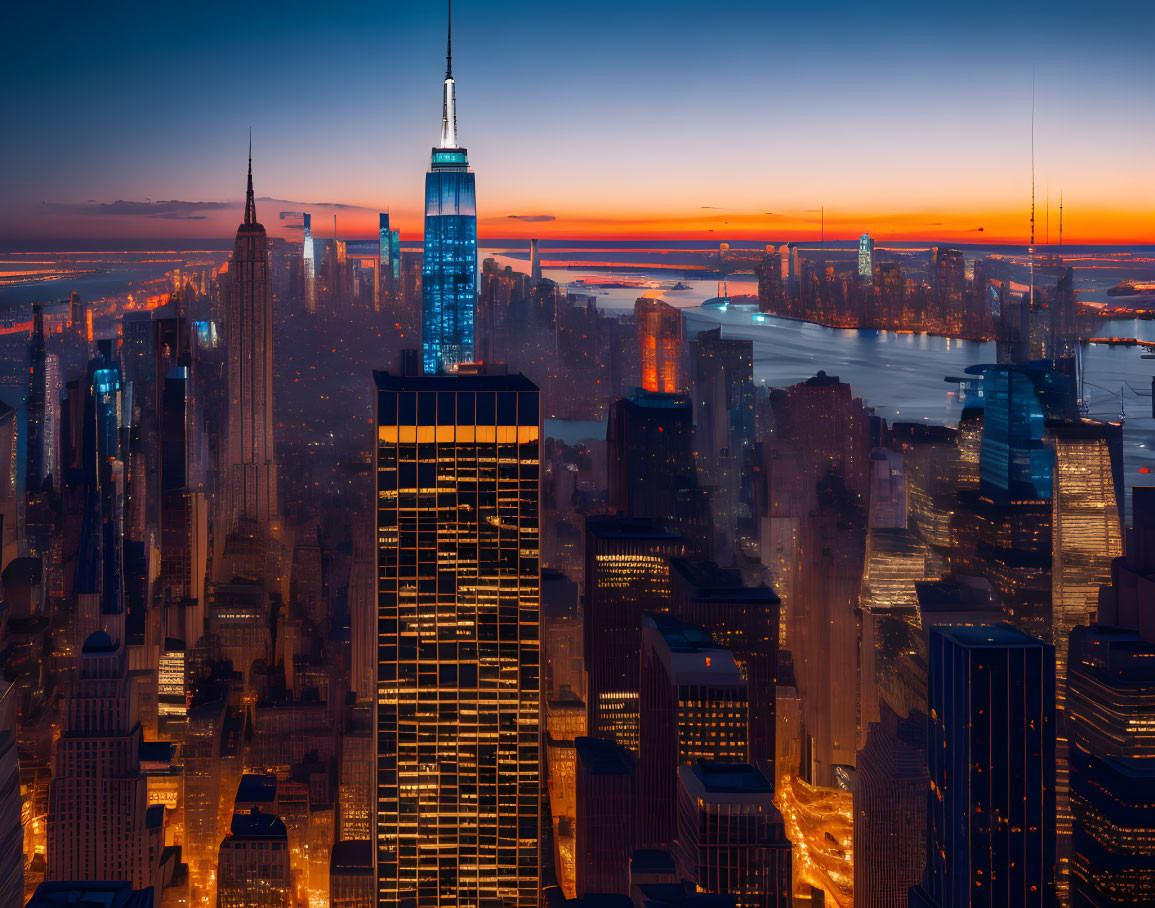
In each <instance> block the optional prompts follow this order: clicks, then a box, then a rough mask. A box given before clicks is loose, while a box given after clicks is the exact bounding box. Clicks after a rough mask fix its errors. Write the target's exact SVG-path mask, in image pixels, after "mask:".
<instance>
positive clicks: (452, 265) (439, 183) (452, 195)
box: [421, 20, 477, 373]
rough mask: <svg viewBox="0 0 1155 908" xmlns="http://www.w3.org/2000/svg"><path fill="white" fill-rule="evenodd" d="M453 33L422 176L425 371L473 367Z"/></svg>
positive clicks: (470, 229)
mask: <svg viewBox="0 0 1155 908" xmlns="http://www.w3.org/2000/svg"><path fill="white" fill-rule="evenodd" d="M452 51H453V30H452V20H450V32H449V42H448V47H447V52H446V55H445V96H444V102H443V107H442V113H441V143H440V144H439V145H438V147H436V148H434V149H433V160H432V162H431V164H430V168H429V173H428V174H427V175H426V177H425V258H424V262H423V264H422V269H421V288H422V290H421V331H422V334H421V350H422V361H423V364H424V368H425V371H426V372H429V373H438V372H450V371H452V370H453V369H455V368H456V367H457V366H458V365H459V364H460V363H468V362H473V359H474V356H473V316H474V310H475V307H476V304H477V202H476V193H475V189H474V183H473V174H472V173H470V171H469V159H468V154H467V152H466V150H465V149H464V148H461V147H460V146H459V145H458V143H457V107H456V97H455V94H454V82H453V53H452Z"/></svg>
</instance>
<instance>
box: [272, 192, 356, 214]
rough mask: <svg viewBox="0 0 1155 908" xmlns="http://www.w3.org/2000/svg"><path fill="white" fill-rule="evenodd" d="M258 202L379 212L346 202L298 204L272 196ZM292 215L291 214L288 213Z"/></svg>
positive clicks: (292, 200) (291, 200) (294, 201)
mask: <svg viewBox="0 0 1155 908" xmlns="http://www.w3.org/2000/svg"><path fill="white" fill-rule="evenodd" d="M257 201H258V202H276V203H277V204H278V205H295V206H297V207H299V208H329V209H333V210H335V211H378V210H379V209H377V208H370V207H369V206H368V205H347V204H345V203H344V202H298V201H296V200H294V199H274V198H273V197H272V196H261V197H260V198H258V199H257ZM286 213H291V212H286Z"/></svg>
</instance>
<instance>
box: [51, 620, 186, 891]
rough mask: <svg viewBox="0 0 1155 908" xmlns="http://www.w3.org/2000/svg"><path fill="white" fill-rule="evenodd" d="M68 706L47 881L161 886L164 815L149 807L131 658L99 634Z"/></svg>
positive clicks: (86, 650) (87, 649)
mask: <svg viewBox="0 0 1155 908" xmlns="http://www.w3.org/2000/svg"><path fill="white" fill-rule="evenodd" d="M79 661H80V670H79V673H78V677H77V678H76V680H75V681H74V682H73V684H72V685H71V688H70V690H69V692H68V695H67V696H66V697H65V698H64V702H63V706H62V710H61V712H62V723H61V724H62V734H61V736H60V738H59V739H58V740H57V742H56V750H55V755H54V764H55V765H54V772H53V779H52V785H51V787H50V789H49V807H48V879H49V880H60V881H71V880H84V881H92V880H109V879H114V880H123V881H124V882H128V883H131V884H132V885H133V887H134V888H137V889H145V888H148V887H150V886H152V885H154V883H155V882H156V868H157V867H158V865H159V863H160V853H161V849H162V848H163V847H164V829H163V825H162V823H161V822H160V819H161V817H162V816H163V811H164V809H163V808H161V807H157V808H155V810H159V811H160V814H159V815H157V814H155V811H154V809H150V808H149V807H148V803H147V800H146V797H147V792H146V787H145V779H144V776H142V775H141V772H140V742H141V727H140V722H139V721H138V719H137V715H138V710H137V698H136V696H135V694H134V689H133V688H132V687H131V685H130V684H129V678H128V653H127V649H126V647H125V646H124V645H123V644H122V643H120V642H119V641H113V640H112V639H111V638H110V637H109V636H108V634H106V633H105V632H104V631H97V632H96V633H94V634H92V635H91V636H90V637H89V638H88V639H87V640H85V642H84V647H83V649H82V651H81V654H80V660H79Z"/></svg>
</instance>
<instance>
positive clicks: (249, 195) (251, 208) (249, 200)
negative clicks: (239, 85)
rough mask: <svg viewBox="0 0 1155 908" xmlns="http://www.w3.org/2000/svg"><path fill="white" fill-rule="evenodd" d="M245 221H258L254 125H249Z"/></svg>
mask: <svg viewBox="0 0 1155 908" xmlns="http://www.w3.org/2000/svg"><path fill="white" fill-rule="evenodd" d="M245 223H246V224H255V223H257V206H256V203H255V202H254V201H253V127H251V126H250V127H249V188H248V190H247V191H246V193H245Z"/></svg>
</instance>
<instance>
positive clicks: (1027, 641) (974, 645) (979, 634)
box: [931, 624, 1043, 649]
mask: <svg viewBox="0 0 1155 908" xmlns="http://www.w3.org/2000/svg"><path fill="white" fill-rule="evenodd" d="M931 634H932V635H933V634H939V635H941V636H942V637H945V638H946V639H947V640H950V641H951V642H952V643H954V644H955V645H956V646H961V647H965V648H966V649H1006V648H1008V647H1021V648H1027V647H1033V646H1042V645H1043V642H1042V641H1041V640H1038V639H1036V638H1034V637H1032V636H1031V635H1030V634H1024V633H1023V632H1022V631H1020V630H1018V629H1017V628H1013V627H1011V626H1010V625H1009V624H979V625H973V626H967V627H941V626H939V627H935V628H932V629H931Z"/></svg>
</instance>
